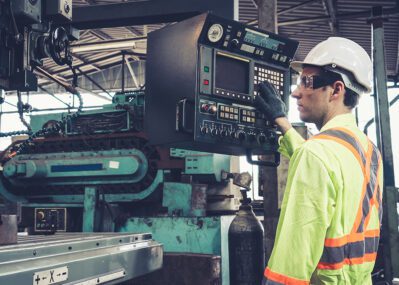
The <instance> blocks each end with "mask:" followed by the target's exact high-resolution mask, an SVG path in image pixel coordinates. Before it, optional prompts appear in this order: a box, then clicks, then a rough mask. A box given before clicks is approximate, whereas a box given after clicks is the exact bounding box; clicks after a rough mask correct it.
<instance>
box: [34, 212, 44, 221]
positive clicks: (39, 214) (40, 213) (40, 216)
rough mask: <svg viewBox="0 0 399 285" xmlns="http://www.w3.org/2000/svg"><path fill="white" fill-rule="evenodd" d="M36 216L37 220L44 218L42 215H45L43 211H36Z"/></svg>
mask: <svg viewBox="0 0 399 285" xmlns="http://www.w3.org/2000/svg"><path fill="white" fill-rule="evenodd" d="M36 217H37V219H38V220H39V221H42V220H44V217H45V215H44V212H43V211H39V212H37V214H36Z"/></svg>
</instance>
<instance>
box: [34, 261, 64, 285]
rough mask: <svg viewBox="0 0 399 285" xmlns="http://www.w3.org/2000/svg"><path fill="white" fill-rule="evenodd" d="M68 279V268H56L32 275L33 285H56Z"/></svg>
mask: <svg viewBox="0 0 399 285" xmlns="http://www.w3.org/2000/svg"><path fill="white" fill-rule="evenodd" d="M67 279H68V267H67V266H63V267H58V268H53V269H49V270H44V271H40V272H35V274H33V283H32V284H33V285H50V284H56V283H59V282H62V281H65V280H67Z"/></svg>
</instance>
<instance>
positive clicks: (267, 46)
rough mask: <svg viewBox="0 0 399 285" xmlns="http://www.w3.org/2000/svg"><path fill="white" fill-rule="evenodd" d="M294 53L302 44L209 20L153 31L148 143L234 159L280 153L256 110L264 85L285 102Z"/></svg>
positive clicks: (273, 135)
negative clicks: (272, 85) (267, 85)
mask: <svg viewBox="0 0 399 285" xmlns="http://www.w3.org/2000/svg"><path fill="white" fill-rule="evenodd" d="M171 41H173V42H174V45H173V48H172V47H171V46H170V42H171ZM297 48H298V42H297V41H294V40H291V39H288V38H285V37H282V36H279V35H276V34H273V33H269V32H267V31H262V30H260V29H257V28H253V27H249V26H247V25H245V24H242V23H239V22H235V21H232V20H227V19H222V18H219V17H216V16H214V15H212V14H203V15H200V16H197V17H194V18H192V19H189V20H186V21H183V22H180V23H177V24H175V25H173V27H172V26H171V27H168V28H167V29H162V30H158V31H156V32H153V33H151V34H150V35H149V39H148V52H149V53H148V59H149V60H148V61H147V68H146V73H147V74H146V78H147V79H146V117H147V118H148V119H147V120H145V121H147V124H148V125H147V126H148V129H149V135H150V141H152V142H153V143H154V144H165V145H170V146H172V147H180V148H187V149H193V150H198V151H206V152H217V153H224V154H233V155H243V154H246V153H248V150H249V149H251V150H255V151H256V153H265V152H274V151H276V150H277V148H278V144H277V137H278V132H277V129H276V128H275V126H273V124H272V123H271V122H269V121H268V120H267V119H266V118H265V117H264V116H263V115H262V114H260V113H259V112H258V111H257V109H256V106H255V98H256V96H258V90H257V89H258V88H257V87H258V84H259V83H261V82H263V81H266V80H267V81H269V82H271V83H272V84H274V85H275V87H276V89H277V90H278V91H279V94H280V96H281V98H282V99H283V100H285V98H288V94H289V88H290V73H289V64H290V62H291V60H292V59H293V57H294V55H295V52H296V50H297ZM160 49H161V50H162V53H160V54H158V53H159V50H160ZM193 59H196V60H193ZM176 106H178V107H176ZM169 108H170V110H171V111H168V110H169ZM174 110H177V111H175V112H174ZM171 112H174V113H173V114H172V113H171ZM156 116H158V118H156ZM172 116H174V118H173V117H172ZM172 118H173V119H174V122H172V123H168V120H170V119H172ZM169 124H170V125H169ZM173 126H175V128H173V129H172V127H173Z"/></svg>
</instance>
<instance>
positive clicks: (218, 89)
mask: <svg viewBox="0 0 399 285" xmlns="http://www.w3.org/2000/svg"><path fill="white" fill-rule="evenodd" d="M29 2H30V1H29ZM39 2H41V1H38V3H39ZM64 2H67V1H64ZM43 3H45V2H42V4H43ZM51 7H52V6H51ZM57 7H60V6H57ZM61 7H65V5H63V6H61ZM55 18H57V17H55ZM59 31H61V30H59ZM65 31H66V30H65ZM63 38H64V37H63ZM64 39H65V40H66V38H64ZM44 42H46V41H44ZM171 42H174V45H175V47H174V48H170V43H171ZM64 43H66V42H65V41H64ZM297 45H298V43H297V42H295V41H292V40H289V39H286V38H283V37H280V36H277V35H274V34H271V33H266V32H264V31H261V30H258V29H255V28H249V27H246V26H245V25H243V24H240V23H238V22H234V21H230V20H226V19H222V18H219V17H216V16H213V15H211V14H203V15H200V16H197V17H195V18H192V19H189V20H186V21H183V22H180V23H177V24H174V25H171V26H168V27H166V28H164V29H162V30H160V31H156V32H154V33H152V34H150V35H149V40H148V61H147V68H146V70H147V71H146V76H147V79H146V86H145V90H144V89H138V90H132V91H128V92H121V93H117V94H116V95H115V96H114V97H113V102H112V104H109V105H105V106H104V107H103V108H102V109H98V110H91V111H81V108H80V110H79V111H78V114H75V115H71V114H69V113H59V114H48V115H36V116H32V117H31V123H30V128H31V132H29V134H31V136H30V138H29V139H28V140H26V141H17V142H15V143H13V144H12V145H11V146H10V147H9V148H8V149H7V150H5V151H4V152H3V153H2V154H1V157H0V159H1V162H2V167H3V170H2V172H1V177H0V194H1V195H2V196H3V197H5V198H6V199H7V200H8V201H9V202H10V203H14V204H17V205H18V206H19V207H20V208H21V211H20V212H21V214H20V223H19V229H20V230H22V231H25V232H28V233H29V236H30V237H31V238H30V239H28V240H25V239H24V238H20V240H19V243H18V244H17V245H8V246H7V247H4V248H2V247H0V256H1V255H2V252H3V253H7V254H9V255H10V256H14V255H15V254H16V252H21V256H20V259H15V262H17V263H20V262H21V263H20V264H22V263H24V262H26V259H27V258H28V255H29V253H31V252H36V254H34V255H33V261H34V262H32V263H24V264H28V265H27V266H26V268H24V270H22V269H20V270H14V271H4V272H3V271H0V281H1V282H3V280H4V282H7V281H8V280H11V278H15V276H17V275H18V276H19V277H18V278H21V279H18V280H21V282H25V281H22V280H25V278H27V276H30V277H29V278H30V281H29V282H33V283H32V284H36V283H34V282H37V284H38V285H40V284H52V283H46V282H47V281H48V280H50V279H51V278H58V279H56V280H58V282H60V283H62V284H92V283H90V282H94V281H93V280H99V281H98V282H97V283H96V284H101V283H105V284H116V283H118V282H123V281H126V280H129V279H131V278H134V277H139V276H141V275H145V274H146V273H150V272H152V271H154V270H156V269H159V268H160V267H161V266H163V264H162V257H163V256H166V257H167V258H171V257H172V255H171V253H172V252H173V253H174V254H176V253H180V256H181V255H185V254H201V258H203V257H205V258H207V260H208V261H210V262H211V264H212V268H207V269H206V270H208V271H207V273H206V274H204V275H203V277H204V278H205V277H206V278H208V277H209V276H211V275H212V276H215V278H216V280H213V281H212V282H220V283H222V284H226V285H227V284H229V257H228V256H229V252H228V238H227V235H228V229H229V225H230V223H231V221H232V220H233V218H234V214H235V212H236V211H237V210H238V208H239V206H240V202H239V200H240V199H241V198H242V197H241V194H240V191H239V190H240V189H239V187H238V186H237V185H235V184H234V183H233V180H232V179H231V177H234V175H235V174H237V173H239V166H238V157H237V156H234V155H242V154H247V155H248V156H249V157H251V155H252V150H255V153H274V152H275V151H276V149H277V136H278V133H277V131H276V129H275V127H274V126H273V125H272V124H271V123H270V122H268V120H267V118H265V117H263V116H261V115H260V114H259V113H258V112H257V111H256V109H255V107H254V105H253V100H254V96H256V85H257V83H259V82H261V81H263V80H270V81H272V82H273V83H274V84H276V85H277V86H278V88H279V90H280V92H281V96H282V98H285V97H286V96H287V94H288V88H289V87H288V86H289V71H288V65H289V61H290V60H291V59H292V57H293V55H294V53H295V50H296V48H297ZM176 47H178V48H176ZM64 48H65V47H64ZM58 50H59V51H60V52H61V50H60V49H58ZM61 53H62V56H63V58H67V57H65V55H67V54H68V52H67V49H63V50H62V52H61ZM179 57H180V58H179ZM67 64H68V63H67ZM30 66H31V65H30ZM28 71H29V70H28ZM26 74H29V72H26ZM8 82H9V83H10V82H16V81H14V79H13V78H11V77H9V78H8ZM9 86H10V88H11V87H12V86H11V85H9ZM2 87H3V88H5V89H7V88H8V87H7V86H6V84H4V85H2ZM17 87H18V88H19V87H20V86H17ZM15 88H16V87H15ZM71 89H72V91H73V88H71ZM32 134H34V135H32ZM277 163H278V162H277V161H274V162H271V163H270V165H276V164H277ZM71 232H74V234H70V233H71ZM76 232H85V233H92V232H96V234H84V233H80V234H76ZM99 232H100V233H99ZM139 233H140V234H139ZM42 234H46V235H47V236H46V237H45V238H41V236H40V235H42ZM160 242H161V243H162V245H161V244H160ZM43 248H48V250H45V251H44V249H43ZM2 250H3V251H2ZM104 250H105V251H106V253H104ZM163 251H165V253H166V254H164V252H163ZM102 252H103V254H101V253H102ZM71 254H73V255H74V256H75V257H76V260H75V259H73V258H72V259H73V260H72V261H71V260H70V259H68V256H71ZM168 254H169V255H168ZM127 255H129V257H127ZM36 256H37V257H38V258H37V261H36ZM39 257H41V258H39ZM125 257H126V258H125ZM30 258H32V257H30ZM138 258H140V259H141V260H143V259H144V261H140V262H134V260H136V259H138ZM110 259H112V260H114V259H115V260H118V262H116V263H112V262H111V261H110ZM172 259H173V258H172ZM195 260H197V259H194V261H192V262H193V264H192V265H193V266H194V265H197V264H196V261H195ZM84 261H87V262H88V264H90V267H89V268H90V270H87V272H81V271H77V268H79V267H82V265H81V264H82V262H84ZM36 262H37V263H36ZM41 262H43V263H41ZM96 262H97V263H98V262H101V264H102V266H101V267H95V266H94V264H95V263H96ZM3 263H6V261H5V259H1V258H0V268H1V267H2V266H3V265H2V264H3ZM39 263H40V264H41V265H40V266H42V267H40V266H39V265H37V264H39ZM49 264H54V266H52V265H49ZM107 264H112V266H107ZM164 265H165V264H164ZM30 266H32V267H30ZM37 266H39V267H37ZM33 268H40V270H39V269H33ZM85 268H86V267H85ZM217 268H219V271H217V270H216V269H217ZM209 270H211V271H212V270H213V271H212V272H213V273H215V272H218V274H210V271H209ZM215 270H216V271H215ZM32 275H33V277H34V279H33V280H32ZM55 276H57V277H55ZM65 276H68V280H67V279H65V278H66V277H65ZM166 278H167V277H165V279H162V280H160V279H159V278H157V279H158V282H160V281H162V282H166V281H165V280H168V279H166ZM207 280H208V279H207ZM68 282H69V283H68ZM85 282H86V283H85ZM143 282H144V281H143ZM154 282H155V281H148V280H147V283H145V282H144V283H143V284H157V283H154ZM204 282H205V281H203V280H202V279H197V280H194V281H192V282H190V284H205V283H204ZM206 282H208V281H206ZM166 283H167V282H166Z"/></svg>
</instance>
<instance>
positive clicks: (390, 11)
mask: <svg viewBox="0 0 399 285" xmlns="http://www.w3.org/2000/svg"><path fill="white" fill-rule="evenodd" d="M370 15H371V9H370V10H363V11H359V12H350V13H340V14H336V16H335V18H336V19H337V20H351V19H356V18H369V17H370ZM395 15H399V10H396V7H392V8H386V9H383V17H386V18H389V17H390V16H395ZM329 20H330V16H317V17H310V18H301V19H294V20H288V21H281V22H279V23H278V26H279V27H280V26H290V25H300V24H308V23H315V22H326V21H329ZM249 23H251V25H257V23H258V21H257V20H254V21H251V22H249Z"/></svg>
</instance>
